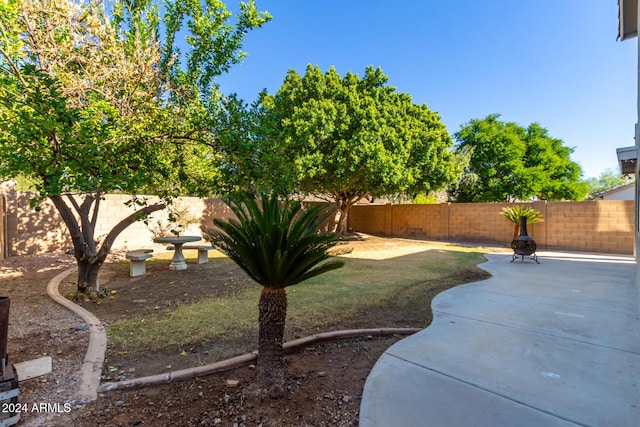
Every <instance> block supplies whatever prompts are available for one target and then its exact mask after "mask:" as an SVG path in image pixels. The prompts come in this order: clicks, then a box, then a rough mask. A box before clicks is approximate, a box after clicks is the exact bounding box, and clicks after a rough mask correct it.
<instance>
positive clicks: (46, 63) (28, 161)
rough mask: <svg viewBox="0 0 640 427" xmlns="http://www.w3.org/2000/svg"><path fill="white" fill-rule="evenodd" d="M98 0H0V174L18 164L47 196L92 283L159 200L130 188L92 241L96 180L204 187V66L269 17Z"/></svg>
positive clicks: (226, 54) (211, 114)
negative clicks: (110, 222) (123, 204)
mask: <svg viewBox="0 0 640 427" xmlns="http://www.w3.org/2000/svg"><path fill="white" fill-rule="evenodd" d="M109 6H110V9H109V10H108V11H109V12H110V13H112V15H111V16H110V15H109V14H108V13H107V10H106V9H105V7H106V6H105V3H104V2H101V1H97V0H80V1H72V0H39V1H36V0H9V1H3V2H0V71H1V72H0V177H3V178H12V177H18V176H22V177H24V178H25V179H26V180H28V181H29V182H32V183H33V184H34V187H35V189H36V190H37V191H38V192H39V194H40V197H41V198H46V197H49V198H50V199H51V200H52V201H53V203H54V204H55V206H56V208H57V209H58V211H59V212H60V214H61V216H62V218H63V220H64V221H65V224H66V225H67V227H68V229H69V232H70V234H71V236H72V238H73V243H74V247H75V251H76V259H77V260H78V263H79V266H82V265H83V263H84V265H86V264H87V263H89V264H90V265H92V266H93V269H94V271H93V272H91V273H90V275H91V276H92V278H91V279H88V280H90V281H94V282H95V283H97V281H96V278H97V268H99V266H100V265H101V264H102V262H103V261H104V257H106V255H107V253H108V252H109V250H110V247H111V244H112V243H113V241H114V239H115V238H116V237H117V235H118V234H119V233H120V232H121V231H122V230H123V229H124V228H126V226H128V225H129V224H131V223H133V222H135V221H137V220H141V219H144V218H146V216H147V215H148V214H149V213H151V212H153V211H154V210H158V209H161V208H162V207H163V206H164V204H163V203H156V204H154V205H150V206H145V205H146V201H145V199H142V198H136V197H135V196H134V197H133V198H132V203H131V205H136V206H138V207H139V208H142V209H143V210H141V212H139V213H134V214H132V215H129V216H127V217H126V218H124V219H123V220H122V222H121V223H120V224H118V225H117V226H115V227H114V228H113V229H112V230H111V232H109V233H108V234H107V236H106V238H105V240H104V241H103V243H102V245H101V247H100V249H98V248H97V245H96V243H97V242H96V241H95V238H94V230H95V228H96V220H97V217H98V207H99V203H100V200H101V197H102V195H103V194H104V193H105V192H113V191H117V192H126V193H129V194H133V195H135V194H139V193H141V192H144V193H152V194H157V195H159V196H161V197H162V198H163V199H164V200H168V199H170V198H171V197H172V196H174V195H176V194H178V193H181V194H184V193H185V192H188V193H193V194H200V193H203V192H205V191H210V190H211V188H215V183H216V182H217V180H218V178H219V177H220V174H219V173H218V172H217V171H216V169H215V168H212V167H211V166H212V165H213V166H215V162H214V160H216V159H217V158H218V155H217V151H216V148H215V139H214V135H213V134H212V128H213V127H214V126H213V123H214V122H215V120H216V117H217V116H216V114H215V108H217V107H218V105H219V100H220V96H219V94H218V89H217V86H216V84H215V78H216V77H217V76H219V75H220V74H221V73H224V72H226V71H227V70H228V69H229V67H230V66H231V65H233V64H235V63H237V62H238V61H240V60H241V59H242V57H243V56H244V53H242V52H241V51H240V46H241V42H242V40H243V38H244V35H245V34H246V33H247V31H249V30H251V29H252V28H256V27H260V26H262V25H263V24H264V23H265V22H267V21H268V20H269V19H270V16H269V15H268V14H267V13H261V12H258V11H257V9H256V8H255V4H254V2H253V1H250V2H248V3H245V4H243V5H242V6H241V11H240V13H239V14H238V16H237V17H236V20H235V24H233V25H232V24H230V23H229V20H230V18H231V14H230V12H229V11H227V9H226V6H225V5H224V4H223V3H222V2H220V1H217V0H205V1H203V2H200V1H189V0H176V1H171V2H169V1H167V2H166V3H164V5H163V7H160V5H159V4H158V3H157V2H154V1H150V0H147V1H135V2H134V1H129V0H116V1H114V2H109ZM178 36H180V37H184V38H185V40H186V41H187V45H186V46H187V47H186V49H185V50H184V51H183V52H180V51H179V49H178V47H177V46H179V45H183V44H184V43H182V42H181V41H180V40H179V37H178ZM98 41H99V42H98ZM72 195H76V196H78V197H75V198H74V197H71V196H72ZM64 196H69V197H67V198H64ZM85 270H86V271H85ZM87 271H88V269H82V268H79V281H78V282H79V286H80V282H81V281H83V280H87V279H86V278H85V279H83V278H81V277H80V276H82V275H83V274H85V273H87ZM87 274H89V273H87Z"/></svg>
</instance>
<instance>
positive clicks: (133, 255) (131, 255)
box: [125, 249, 153, 277]
mask: <svg viewBox="0 0 640 427" xmlns="http://www.w3.org/2000/svg"><path fill="white" fill-rule="evenodd" d="M151 252H153V249H137V250H135V251H129V252H127V254H126V255H125V257H126V258H127V259H128V260H130V261H131V264H130V265H129V276H131V277H138V276H144V275H145V274H146V273H147V264H146V260H147V259H149V258H151V257H153V255H152V254H151Z"/></svg>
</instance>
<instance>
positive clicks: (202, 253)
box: [167, 245, 213, 264]
mask: <svg viewBox="0 0 640 427" xmlns="http://www.w3.org/2000/svg"><path fill="white" fill-rule="evenodd" d="M167 249H168V250H170V251H172V250H173V246H167ZM182 249H197V250H198V264H206V263H208V262H209V251H212V250H213V246H209V245H183V246H182Z"/></svg>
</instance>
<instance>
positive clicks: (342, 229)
mask: <svg viewBox="0 0 640 427" xmlns="http://www.w3.org/2000/svg"><path fill="white" fill-rule="evenodd" d="M348 215H349V207H347V206H341V207H340V216H339V218H338V225H337V226H336V232H337V233H339V234H342V235H343V236H344V235H345V234H347V232H348V231H349V230H348V225H349V221H348V220H349V217H348Z"/></svg>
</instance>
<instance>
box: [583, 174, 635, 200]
mask: <svg viewBox="0 0 640 427" xmlns="http://www.w3.org/2000/svg"><path fill="white" fill-rule="evenodd" d="M585 181H586V183H587V184H588V185H589V194H588V195H587V199H589V200H594V199H597V198H598V194H600V193H602V192H603V191H607V190H610V189H612V188H615V187H618V186H620V185H625V184H628V183H630V182H633V181H634V177H633V176H622V174H621V173H620V171H619V170H615V169H606V170H604V171H603V172H602V173H601V174H600V176H598V177H597V178H587V179H586V180H585Z"/></svg>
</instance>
